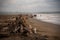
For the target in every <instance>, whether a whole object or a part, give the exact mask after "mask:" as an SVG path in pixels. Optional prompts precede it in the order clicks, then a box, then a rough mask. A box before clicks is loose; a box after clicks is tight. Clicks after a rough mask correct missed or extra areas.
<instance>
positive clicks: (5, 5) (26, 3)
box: [0, 0, 60, 12]
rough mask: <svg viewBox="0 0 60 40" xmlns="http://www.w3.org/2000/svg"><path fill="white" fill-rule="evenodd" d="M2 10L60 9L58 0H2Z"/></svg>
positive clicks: (41, 10)
mask: <svg viewBox="0 0 60 40" xmlns="http://www.w3.org/2000/svg"><path fill="white" fill-rule="evenodd" d="M0 2H1V3H2V4H0V11H2V12H53V11H60V9H59V8H60V6H59V3H60V1H59V0H58V1H57V0H0Z"/></svg>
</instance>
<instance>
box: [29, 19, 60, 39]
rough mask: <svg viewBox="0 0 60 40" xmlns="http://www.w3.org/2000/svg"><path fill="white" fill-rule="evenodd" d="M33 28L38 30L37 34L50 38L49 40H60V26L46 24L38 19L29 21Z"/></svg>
mask: <svg viewBox="0 0 60 40" xmlns="http://www.w3.org/2000/svg"><path fill="white" fill-rule="evenodd" d="M29 20H30V21H29V23H30V24H31V25H32V27H36V28H37V32H38V33H39V34H42V35H47V36H49V40H60V25H56V24H52V23H46V22H43V21H40V20H36V19H29ZM55 38H57V39H55Z"/></svg>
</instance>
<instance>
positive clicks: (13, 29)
mask: <svg viewBox="0 0 60 40" xmlns="http://www.w3.org/2000/svg"><path fill="white" fill-rule="evenodd" d="M14 19H15V20H14V21H10V20H11V19H10V20H9V21H8V24H7V25H5V26H3V27H2V26H1V25H0V26H1V28H0V34H2V35H5V34H8V35H10V34H11V33H20V34H22V35H24V36H27V35H28V34H32V33H34V30H33V28H32V26H31V25H30V24H28V23H27V19H28V16H26V15H19V16H16V17H15V18H14ZM35 30H36V29H35ZM35 33H36V31H35Z"/></svg>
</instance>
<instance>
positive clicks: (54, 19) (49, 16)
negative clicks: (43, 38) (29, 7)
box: [34, 13, 60, 25]
mask: <svg viewBox="0 0 60 40" xmlns="http://www.w3.org/2000/svg"><path fill="white" fill-rule="evenodd" d="M36 15H37V16H36V17H34V18H35V19H38V20H41V21H44V22H49V23H53V24H59V25H60V13H39V14H36Z"/></svg>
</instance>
